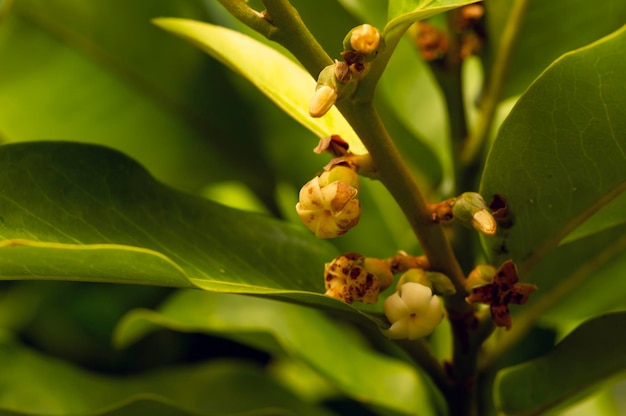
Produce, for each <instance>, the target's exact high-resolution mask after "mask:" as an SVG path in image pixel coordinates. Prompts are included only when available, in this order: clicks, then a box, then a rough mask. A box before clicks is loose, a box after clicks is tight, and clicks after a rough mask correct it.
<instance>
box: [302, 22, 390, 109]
mask: <svg viewBox="0 0 626 416" xmlns="http://www.w3.org/2000/svg"><path fill="white" fill-rule="evenodd" d="M343 47H344V51H343V52H342V53H341V56H342V57H343V59H344V61H337V60H336V61H335V62H334V63H333V64H331V65H328V66H327V67H325V68H324V69H322V71H321V72H320V74H319V76H318V78H317V86H316V88H315V94H314V95H313V97H312V98H311V101H310V102H309V114H310V115H311V117H322V116H323V115H324V114H326V113H327V112H328V110H330V108H331V107H332V106H333V105H334V104H335V103H336V102H337V100H339V99H341V97H346V96H349V95H351V93H352V92H354V91H355V89H356V81H357V80H358V78H359V77H360V76H361V74H363V72H364V71H365V70H366V69H367V63H368V62H370V61H371V60H372V59H374V58H375V57H376V56H377V55H378V53H379V52H380V51H381V50H382V48H383V47H384V41H383V38H382V37H381V35H380V32H379V31H378V29H376V28H375V27H373V26H371V25H368V24H364V25H361V26H357V27H355V28H354V29H352V30H351V31H350V32H349V33H348V35H347V36H346V38H345V39H344V41H343Z"/></svg>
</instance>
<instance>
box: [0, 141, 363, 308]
mask: <svg viewBox="0 0 626 416" xmlns="http://www.w3.org/2000/svg"><path fill="white" fill-rule="evenodd" d="M0 166H2V168H3V175H1V176H0V189H2V190H3V193H2V194H1V195H0V279H4V280H6V279H48V280H49V279H52V280H59V279H61V280H82V281H98V282H110V283H135V284H152V285H165V286H174V287H191V286H194V287H199V288H203V289H205V290H213V291H221V292H234V293H249V294H262V295H267V296H274V297H280V298H283V299H288V300H290V301H294V302H299V303H308V304H313V305H316V306H318V307H323V308H330V309H334V310H336V311H344V312H348V313H355V312H356V311H357V310H356V309H355V308H353V307H352V306H350V305H347V304H345V303H343V302H340V301H337V300H335V299H331V298H328V297H326V296H324V295H322V294H321V293H323V290H324V285H323V278H322V274H323V273H322V272H323V265H324V263H325V262H328V261H330V260H331V259H333V258H334V257H335V256H336V255H337V254H338V253H337V251H336V249H335V248H333V247H332V246H331V245H330V244H329V243H328V242H326V241H323V240H319V239H317V238H315V237H314V236H313V235H312V234H311V233H310V232H309V231H308V230H306V229H305V228H304V227H303V226H296V225H293V224H287V223H284V222H281V221H278V220H276V219H273V218H270V217H267V216H263V215H259V214H254V213H249V212H244V211H239V210H235V209H231V208H227V207H224V206H221V205H219V204H216V203H213V202H211V201H208V200H205V199H202V198H199V197H195V196H191V195H186V194H183V193H181V192H178V191H175V190H172V189H170V188H168V187H166V186H164V185H162V184H160V183H159V182H157V181H155V180H154V179H153V178H152V177H151V176H150V175H149V174H148V173H147V172H146V171H145V170H144V169H143V168H142V167H141V166H139V165H137V163H136V162H134V161H132V160H130V159H128V158H127V157H126V156H124V155H122V154H120V153H118V152H116V151H113V150H111V149H107V148H103V147H100V146H93V145H85V144H77V143H55V142H38V143H19V144H9V145H4V146H2V147H0Z"/></svg>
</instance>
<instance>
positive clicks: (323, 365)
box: [115, 291, 433, 415]
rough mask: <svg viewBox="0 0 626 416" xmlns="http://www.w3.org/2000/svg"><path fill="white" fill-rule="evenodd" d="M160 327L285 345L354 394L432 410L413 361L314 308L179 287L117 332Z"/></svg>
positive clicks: (277, 347) (372, 401)
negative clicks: (376, 348)
mask: <svg viewBox="0 0 626 416" xmlns="http://www.w3.org/2000/svg"><path fill="white" fill-rule="evenodd" d="M158 327H166V328H170V329H173V330H178V331H185V332H189V331H195V332H198V331H199V332H208V333H211V334H221V335H223V336H226V337H229V338H232V339H235V340H237V341H239V342H243V343H246V344H249V345H252V346H254V347H256V348H260V349H262V350H265V351H268V352H270V353H273V354H280V353H287V354H290V355H291V356H293V357H295V358H297V359H300V360H303V361H304V362H305V363H306V364H308V365H309V366H311V367H312V368H313V369H315V370H316V371H317V372H318V373H319V374H320V375H322V376H323V377H324V378H326V379H327V380H329V381H330V382H331V383H332V384H334V385H335V386H336V387H337V388H339V389H340V390H341V391H343V392H345V393H347V394H348V395H350V396H351V397H353V398H354V399H356V400H361V401H363V402H364V403H367V404H369V405H374V406H381V407H383V408H388V409H392V410H393V411H395V412H399V413H401V414H415V413H418V414H424V415H428V414H432V412H433V401H432V399H431V398H429V394H430V393H429V387H428V385H427V383H426V382H425V380H424V379H423V378H422V376H421V375H420V374H419V373H416V372H415V371H414V369H413V368H412V367H411V366H410V365H409V364H408V363H405V362H402V361H398V360H395V359H392V358H390V357H386V356H383V355H380V354H377V353H375V352H373V351H372V350H370V349H369V348H368V347H367V345H366V344H364V343H363V342H362V340H360V339H359V338H358V337H354V336H353V334H351V333H350V331H345V330H344V329H343V328H342V327H341V326H338V325H336V324H335V323H334V322H333V321H332V320H330V319H329V318H328V317H326V316H325V315H323V314H321V313H320V312H319V311H315V310H313V309H306V308H302V307H300V306H297V305H290V304H287V303H282V302H274V301H271V300H267V299H260V298H246V297H242V296H234V295H224V294H215V293H205V292H198V291H181V292H179V293H178V294H177V295H176V296H174V297H173V298H172V299H170V301H169V302H167V303H166V304H165V305H164V306H163V308H162V309H161V311H159V312H153V311H148V310H137V311H134V312H131V313H130V314H128V315H127V316H126V318H125V319H124V320H122V322H121V323H120V326H119V327H118V329H117V331H116V336H115V339H116V342H117V344H118V345H126V344H128V343H131V342H133V341H134V340H136V339H138V338H140V337H142V336H144V335H145V334H146V333H147V332H150V331H153V330H155V329H157V328H158ZM381 337H382V336H381ZM383 342H384V341H383Z"/></svg>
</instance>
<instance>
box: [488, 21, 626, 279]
mask: <svg viewBox="0 0 626 416" xmlns="http://www.w3.org/2000/svg"><path fill="white" fill-rule="evenodd" d="M624 56H626V27H624V28H622V29H621V30H619V31H617V32H615V33H613V34H611V35H610V36H607V37H606V38H603V39H601V40H599V41H598V42H595V43H593V44H591V45H589V46H587V47H585V48H582V49H580V50H578V51H575V52H572V53H569V54H567V55H565V56H563V57H562V58H560V59H559V60H557V61H556V62H555V63H554V64H553V65H552V66H551V67H550V68H549V69H548V70H546V72H544V73H543V74H542V76H541V77H539V78H538V79H537V80H536V81H535V83H534V84H533V85H532V86H531V87H530V88H529V89H528V91H527V92H526V93H525V94H524V95H523V96H522V97H521V98H520V100H519V101H518V102H517V104H516V105H515V107H514V108H513V110H512V111H511V113H510V115H509V116H508V117H507V119H506V120H505V122H504V123H503V125H502V127H501V129H500V131H499V133H498V137H497V138H496V141H495V143H494V145H493V147H492V150H491V152H490V154H489V156H488V159H487V163H486V167H485V170H484V174H483V178H482V184H481V193H482V194H483V196H485V198H487V199H489V198H490V197H491V196H492V195H494V194H496V193H497V194H500V195H502V196H503V197H504V198H505V199H506V200H507V203H508V208H509V210H510V213H511V215H512V226H511V224H508V225H509V227H507V226H501V227H500V229H499V231H498V233H497V235H496V236H495V237H493V238H485V239H484V241H485V245H486V246H487V248H488V252H489V253H488V254H489V256H490V257H492V259H493V261H494V262H495V263H500V262H501V261H503V260H505V259H508V258H512V259H513V260H514V261H516V262H518V263H522V262H526V263H525V264H522V265H521V268H522V273H525V272H526V271H527V270H528V269H529V268H531V267H532V266H533V265H534V264H535V263H536V262H537V261H538V260H540V259H541V258H542V257H543V256H544V255H545V254H546V253H547V252H549V251H550V250H551V249H553V248H554V247H556V246H557V245H558V243H559V242H560V241H561V240H562V239H563V238H564V237H565V236H566V235H567V234H569V233H570V232H572V231H573V230H574V229H575V228H576V227H577V226H578V225H580V224H581V223H582V222H583V221H585V220H586V219H587V218H589V217H591V216H592V215H593V214H594V213H595V212H596V211H597V210H599V209H600V208H602V207H603V206H604V205H606V204H607V203H608V202H610V201H611V200H612V199H614V198H615V197H617V196H618V195H620V193H622V192H623V191H624V190H625V189H626V163H625V159H626V134H624V132H626V118H625V117H624V111H623V109H624V108H625V107H626V85H625V84H624V78H623V74H624V73H626V59H624ZM603 228H605V227H603Z"/></svg>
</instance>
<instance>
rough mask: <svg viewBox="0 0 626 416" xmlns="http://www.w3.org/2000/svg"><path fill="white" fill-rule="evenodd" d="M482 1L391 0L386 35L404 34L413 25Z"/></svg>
mask: <svg viewBox="0 0 626 416" xmlns="http://www.w3.org/2000/svg"><path fill="white" fill-rule="evenodd" d="M479 1H480V0H469V1H468V0H389V13H388V19H389V21H388V23H387V26H385V34H387V33H390V34H391V33H393V34H402V33H404V31H406V29H408V27H409V26H411V25H412V24H413V23H415V22H417V21H419V20H424V19H428V18H429V17H432V16H434V15H437V14H439V13H443V12H447V11H448V10H452V9H456V8H458V7H462V6H465V5H468V4H472V3H477V2H479Z"/></svg>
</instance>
